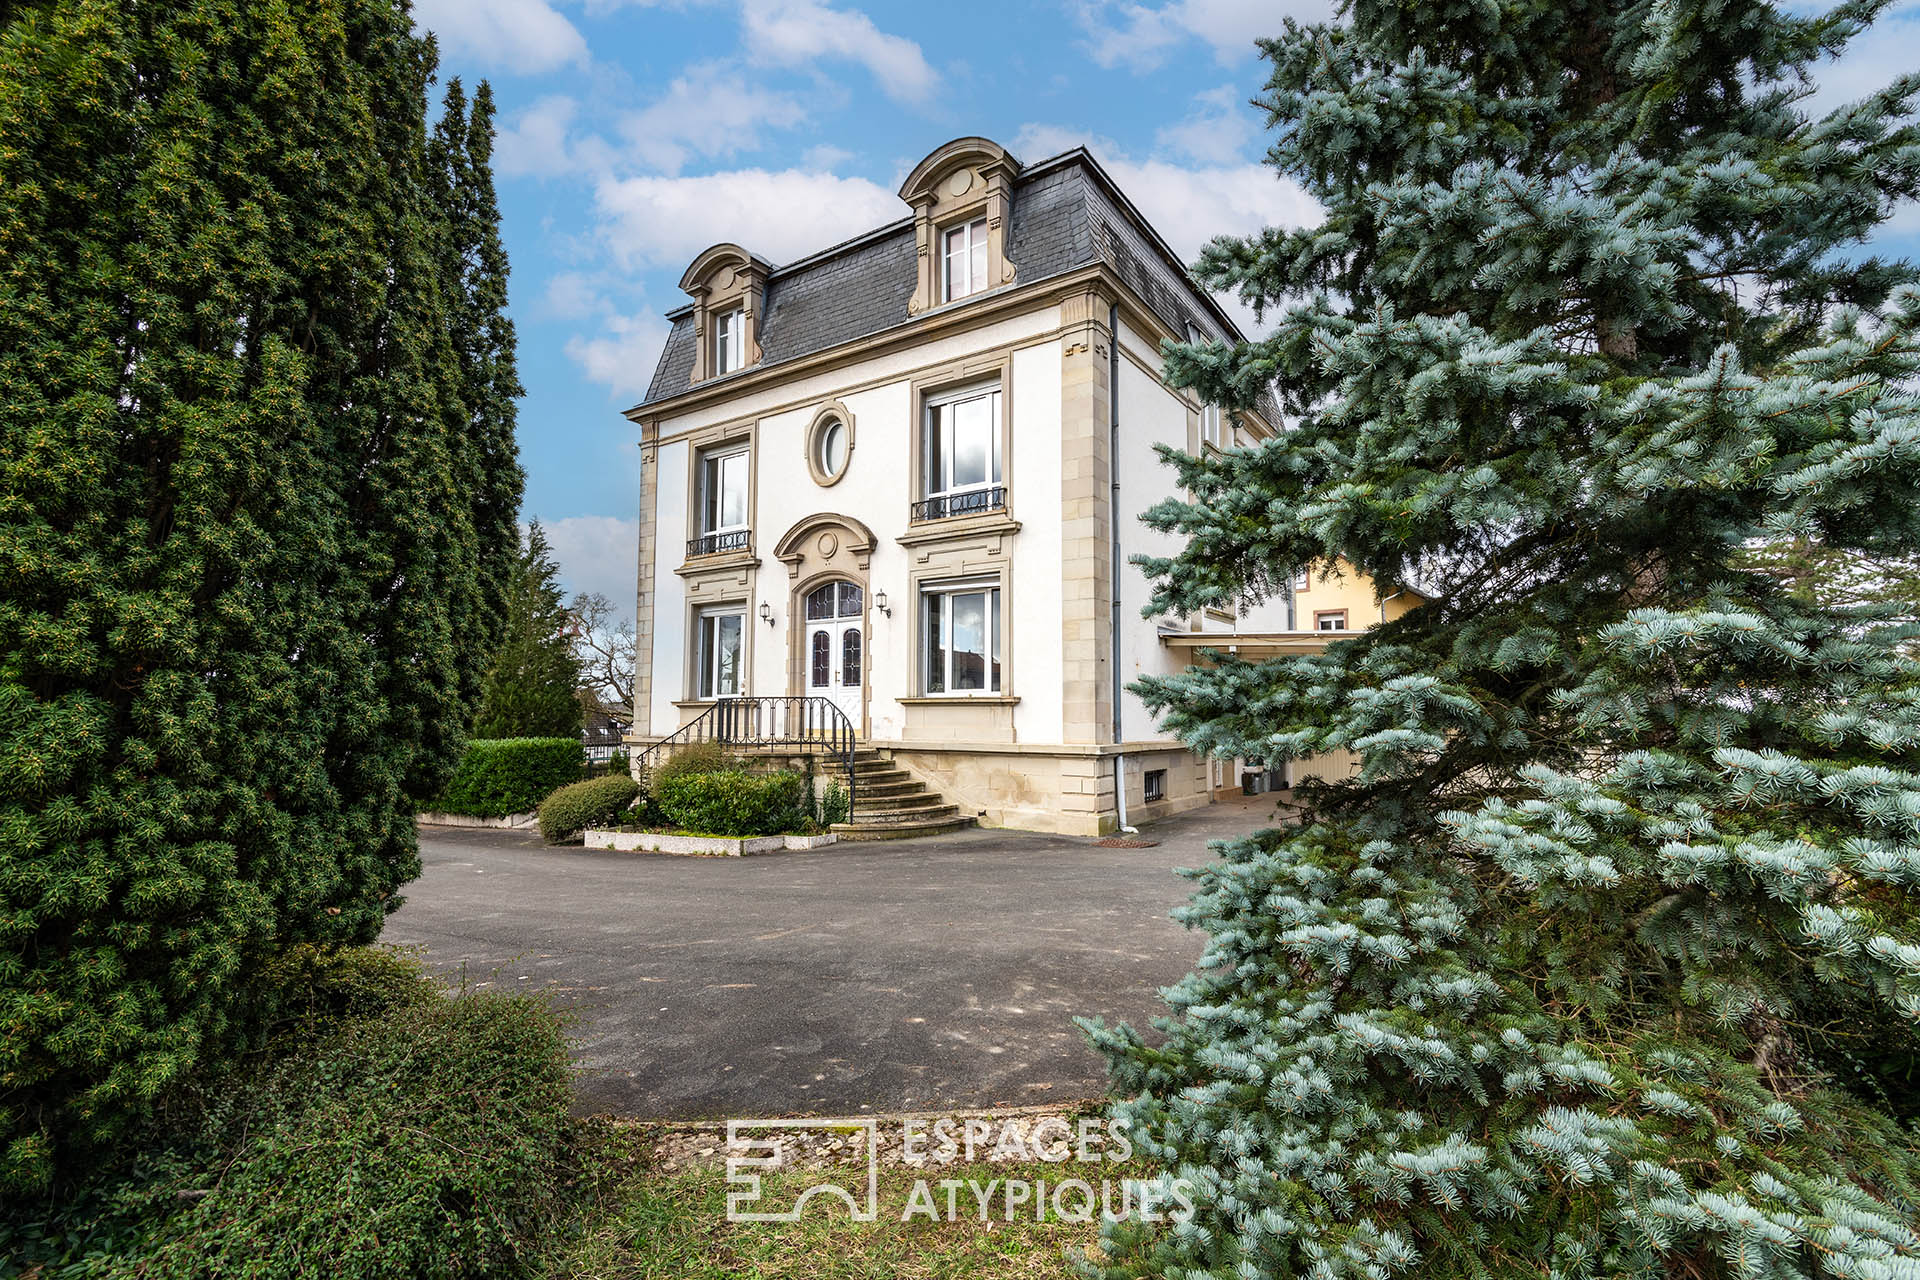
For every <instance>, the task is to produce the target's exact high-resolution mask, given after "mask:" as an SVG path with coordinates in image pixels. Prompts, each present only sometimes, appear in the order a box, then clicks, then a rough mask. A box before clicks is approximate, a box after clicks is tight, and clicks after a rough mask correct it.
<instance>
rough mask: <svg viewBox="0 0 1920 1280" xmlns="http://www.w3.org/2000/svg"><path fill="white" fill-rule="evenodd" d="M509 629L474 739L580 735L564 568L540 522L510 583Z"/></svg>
mask: <svg viewBox="0 0 1920 1280" xmlns="http://www.w3.org/2000/svg"><path fill="white" fill-rule="evenodd" d="M506 614H507V617H506V633H505V635H504V636H503V637H502V638H501V641H500V648H499V650H498V651H497V652H496V653H495V654H494V656H493V663H492V665H491V666H489V667H488V668H487V675H486V679H485V681H484V682H483V684H482V686H481V691H480V712H479V715H478V716H477V717H476V718H475V720H474V725H473V736H474V737H476V738H569V737H572V736H574V735H575V734H577V733H579V732H580V722H581V719H582V712H581V708H580V697H579V688H580V659H579V658H578V657H577V656H576V655H575V653H574V651H573V627H574V625H575V624H574V617H573V611H572V610H570V609H568V608H567V606H566V603H565V599H564V596H563V594H562V592H561V590H560V566H559V565H557V564H555V563H554V559H553V552H552V550H551V548H549V547H548V546H547V533H546V530H544V529H542V528H541V527H540V522H539V521H538V520H535V521H534V522H533V523H532V524H530V525H529V526H528V527H527V536H526V541H525V542H524V543H523V544H522V545H521V548H520V555H519V558H518V559H516V560H515V561H514V564H513V576H512V578H511V580H510V581H509V582H508V584H507V609H506Z"/></svg>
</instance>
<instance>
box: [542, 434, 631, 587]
mask: <svg viewBox="0 0 1920 1280" xmlns="http://www.w3.org/2000/svg"><path fill="white" fill-rule="evenodd" d="M624 447H625V448H626V450H627V452H629V453H633V454H635V455H636V459H637V456H638V453H639V451H638V450H636V449H634V448H633V446H632V445H631V444H624ZM540 527H541V528H542V529H544V530H546V534H547V542H548V544H549V545H550V546H551V547H552V548H553V558H554V560H555V561H556V562H558V564H559V565H560V581H561V582H562V584H563V585H564V586H565V587H566V589H567V594H568V595H569V596H571V595H572V594H573V593H574V592H576V591H597V592H599V593H600V594H601V595H603V596H605V597H606V598H607V599H608V600H609V601H611V602H612V604H613V607H614V610H615V612H616V613H618V614H619V615H620V616H621V617H622V618H624V619H626V620H627V621H629V622H631V621H632V620H633V603H634V594H635V581H636V579H637V577H638V574H637V572H636V569H637V566H638V560H637V557H638V555H639V553H640V522H639V521H637V520H622V519H620V518H619V517H617V516H568V517H566V518H565V519H562V520H554V521H546V520H542V521H541V522H540Z"/></svg>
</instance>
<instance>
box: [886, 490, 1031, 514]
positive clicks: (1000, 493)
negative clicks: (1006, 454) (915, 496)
mask: <svg viewBox="0 0 1920 1280" xmlns="http://www.w3.org/2000/svg"><path fill="white" fill-rule="evenodd" d="M1006 509H1007V490H1006V486H1004V485H994V486H993V487H992V488H990V489H967V490H964V491H962V492H960V493H943V494H939V495H938V496H936V497H932V498H923V499H921V500H920V501H919V502H916V503H914V504H913V506H912V507H911V508H910V511H909V517H910V518H911V519H913V520H916V521H919V520H947V519H951V518H952V517H954V516H977V515H980V514H982V513H983V512H987V511H1004V510H1006Z"/></svg>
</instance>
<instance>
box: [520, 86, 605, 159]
mask: <svg viewBox="0 0 1920 1280" xmlns="http://www.w3.org/2000/svg"><path fill="white" fill-rule="evenodd" d="M579 112H580V104H579V103H577V102H575V101H574V100H573V99H572V98H569V97H566V96H564V95H560V96H555V97H549V98H541V99H540V100H539V101H537V102H535V103H533V104H532V105H531V106H529V107H526V108H525V109H524V110H522V111H520V112H518V113H517V114H516V115H514V116H513V117H512V119H510V120H509V121H508V122H507V125H506V127H505V128H504V129H502V130H501V131H500V136H499V137H498V138H497V139H496V140H495V142H494V147H493V159H494V166H495V167H496V168H497V169H498V170H499V171H500V172H501V174H503V175H504V176H506V177H510V178H557V177H561V176H563V175H565V174H570V173H581V172H596V171H603V170H605V169H607V168H609V167H610V166H611V165H612V164H613V159H614V157H613V153H612V151H611V149H610V148H609V147H608V146H607V144H606V143H605V142H603V141H601V140H600V139H599V138H597V137H594V136H592V135H588V136H586V137H576V136H574V135H573V132H572V129H573V120H574V117H575V116H576V115H578V114H579Z"/></svg>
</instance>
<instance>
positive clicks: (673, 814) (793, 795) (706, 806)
mask: <svg viewBox="0 0 1920 1280" xmlns="http://www.w3.org/2000/svg"><path fill="white" fill-rule="evenodd" d="M653 799H654V802H655V803H656V804H658V805H659V806H660V812H661V814H662V815H663V816H664V817H665V818H666V820H667V821H668V822H669V823H671V824H672V825H673V826H675V827H678V828H680V829H681V830H684V831H697V832H699V833H700V834H702V835H711V836H771V835H779V834H781V833H783V832H788V831H795V830H798V829H799V827H800V825H801V824H802V823H805V822H807V821H809V820H810V819H811V817H812V815H811V814H809V813H808V812H807V779H806V775H805V774H802V773H795V772H792V771H788V770H782V771H781V772H779V773H748V772H747V771H746V770H744V769H737V768H735V769H718V770H713V771H711V772H707V773H691V772H680V773H672V774H668V775H667V776H665V777H661V776H660V775H659V774H658V773H656V774H655V776H654V779H653Z"/></svg>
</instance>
